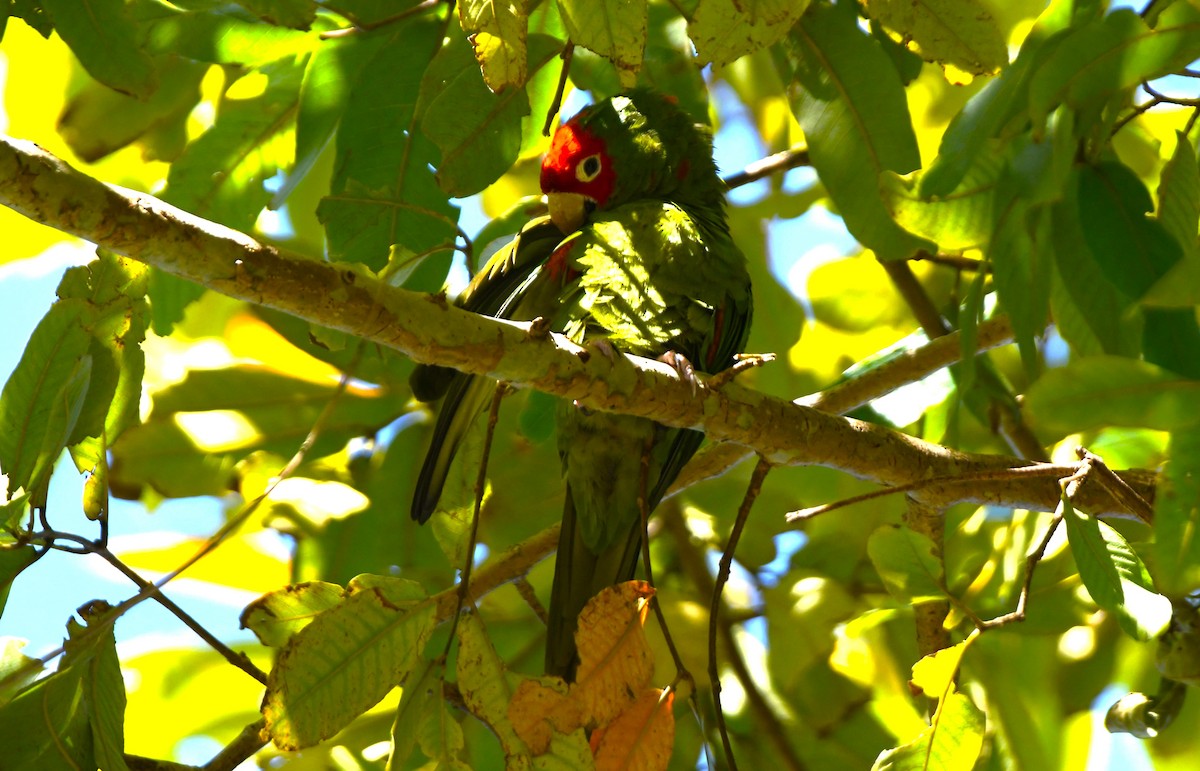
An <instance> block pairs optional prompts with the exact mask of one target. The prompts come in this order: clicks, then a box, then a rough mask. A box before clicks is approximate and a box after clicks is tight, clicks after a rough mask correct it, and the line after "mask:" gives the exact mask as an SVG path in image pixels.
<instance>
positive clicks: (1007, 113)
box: [919, 35, 1043, 198]
mask: <svg viewBox="0 0 1200 771" xmlns="http://www.w3.org/2000/svg"><path fill="white" fill-rule="evenodd" d="M1042 47H1043V41H1042V40H1041V39H1039V38H1037V37H1034V36H1032V35H1031V36H1030V38H1028V39H1027V40H1026V41H1025V44H1024V45H1023V46H1021V52H1020V53H1019V54H1018V55H1017V58H1016V60H1015V61H1014V62H1013V63H1012V64H1011V65H1009V66H1008V67H1006V68H1005V69H1004V71H1003V72H1001V73H1000V76H999V77H997V78H995V79H993V80H992V81H990V82H989V83H988V84H987V85H985V86H984V87H983V88H982V89H980V90H979V92H978V93H977V94H975V95H974V96H973V97H971V99H970V101H969V102H967V104H966V106H965V107H963V109H962V110H961V111H960V112H959V113H958V114H956V115H955V116H954V117H953V118H952V119H951V121H950V125H949V126H947V127H946V132H945V133H944V134H942V142H941V145H940V146H939V147H938V154H937V157H936V158H934V159H933V163H931V164H930V166H929V169H928V170H927V171H926V172H925V173H924V174H922V175H921V186H920V188H919V190H920V195H921V196H922V197H924V198H934V197H938V196H943V195H946V194H948V193H949V192H950V191H952V190H954V189H955V188H956V187H958V186H959V183H961V182H962V179H963V177H964V176H965V175H966V173H967V170H968V169H970V168H971V166H972V165H973V164H974V163H975V162H976V159H978V158H979V157H980V155H982V154H983V152H984V147H985V146H986V144H987V142H988V141H989V140H991V139H993V138H995V137H996V136H997V135H999V134H1000V131H1001V129H1002V128H1003V127H1004V126H1005V125H1006V124H1007V123H1009V121H1011V120H1012V119H1013V116H1015V115H1016V114H1017V113H1019V112H1022V111H1023V110H1024V109H1025V106H1026V104H1027V101H1026V100H1027V99H1028V95H1029V81H1030V79H1031V78H1032V77H1033V73H1034V72H1035V62H1036V59H1037V58H1038V54H1039V52H1040V50H1041V49H1042Z"/></svg>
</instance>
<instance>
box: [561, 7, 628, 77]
mask: <svg viewBox="0 0 1200 771" xmlns="http://www.w3.org/2000/svg"><path fill="white" fill-rule="evenodd" d="M558 7H559V9H560V10H561V12H562V18H563V24H564V25H565V26H566V29H567V34H569V35H570V36H571V40H572V42H574V43H576V44H577V45H581V46H583V47H584V48H586V49H588V50H590V51H594V52H595V53H597V54H599V55H601V56H603V57H604V58H605V59H608V60H609V61H611V62H612V63H613V66H614V67H616V68H617V72H618V73H619V75H620V77H621V84H622V85H623V86H625V87H626V88H629V87H631V86H633V85H634V84H635V83H636V82H637V72H638V70H639V69H640V68H641V66H642V55H643V53H644V52H645V49H646V0H603V2H596V0H559V1H558Z"/></svg>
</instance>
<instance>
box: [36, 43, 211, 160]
mask: <svg viewBox="0 0 1200 771" xmlns="http://www.w3.org/2000/svg"><path fill="white" fill-rule="evenodd" d="M157 64H158V73H159V77H160V78H161V81H162V82H161V85H160V86H159V88H158V90H156V91H155V92H154V94H153V96H151V97H150V98H149V99H147V100H140V99H135V98H134V97H132V96H128V95H126V94H121V93H118V92H116V91H113V90H112V89H111V88H108V87H107V86H104V85H101V84H100V83H97V82H95V81H89V82H87V83H86V84H84V86H83V88H81V89H79V90H78V91H76V92H75V93H74V94H73V95H72V96H71V98H70V99H69V100H68V101H67V104H66V106H65V107H64V108H63V112H62V115H61V116H59V119H58V133H59V134H60V135H61V136H62V138H63V139H64V140H66V142H67V144H68V145H69V146H70V147H71V151H72V152H73V153H75V154H76V155H77V156H79V158H80V159H81V160H84V161H87V162H89V163H94V162H95V161H98V160H100V159H101V158H103V157H105V156H106V155H108V154H109V153H112V152H115V151H117V150H120V149H121V148H122V147H125V146H127V145H129V144H131V143H133V142H137V141H139V140H140V141H143V142H148V141H149V136H152V135H153V133H154V132H158V131H164V130H166V129H167V128H168V127H170V128H176V127H177V128H178V129H179V130H181V131H183V130H185V122H186V121H187V117H188V114H189V113H190V112H191V110H192V108H193V107H195V106H196V103H197V102H198V101H200V80H201V78H203V77H204V73H205V71H206V70H207V69H208V68H207V67H205V66H204V65H203V64H200V63H198V62H193V61H189V60H187V59H183V58H179V57H160V58H159V59H158V61H157ZM179 149H182V147H180V148H179Z"/></svg>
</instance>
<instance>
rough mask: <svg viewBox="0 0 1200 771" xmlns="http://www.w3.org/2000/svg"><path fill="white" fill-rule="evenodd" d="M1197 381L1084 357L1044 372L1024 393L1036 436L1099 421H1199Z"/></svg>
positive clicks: (1169, 426)
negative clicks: (1035, 429)
mask: <svg viewBox="0 0 1200 771" xmlns="http://www.w3.org/2000/svg"><path fill="white" fill-rule="evenodd" d="M1198 398H1200V382H1196V381H1194V380H1187V379H1184V378H1181V377H1179V376H1178V375H1175V374H1173V373H1171V372H1167V371H1166V370H1163V369H1161V368H1159V367H1156V366H1154V365H1153V364H1148V363H1146V362H1141V361H1136V360H1133V359H1127V358H1124V357H1121V356H1089V357H1087V358H1083V359H1079V360H1076V361H1072V362H1071V363H1070V364H1068V365H1066V366H1065V367H1058V368H1055V369H1052V370H1049V371H1047V372H1046V373H1045V374H1044V375H1043V376H1042V377H1041V379H1040V380H1038V381H1037V382H1036V383H1034V384H1033V386H1032V387H1031V388H1030V389H1029V392H1028V393H1027V394H1026V397H1025V407H1026V409H1027V410H1028V414H1029V417H1030V419H1031V421H1032V422H1033V423H1034V424H1035V425H1036V427H1037V430H1038V432H1039V434H1040V435H1043V436H1063V435H1065V434H1069V433H1076V432H1079V431H1091V430H1093V429H1096V428H1101V427H1104V426H1129V427H1134V428H1151V429H1155V430H1158V431H1177V430H1182V429H1189V428H1192V427H1195V426H1198V425H1200V412H1197V411H1196V408H1195V406H1196V400H1197V399H1198Z"/></svg>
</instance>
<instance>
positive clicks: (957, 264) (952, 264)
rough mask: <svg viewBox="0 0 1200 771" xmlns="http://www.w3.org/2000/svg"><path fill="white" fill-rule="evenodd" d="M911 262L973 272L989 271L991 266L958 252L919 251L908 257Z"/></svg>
mask: <svg viewBox="0 0 1200 771" xmlns="http://www.w3.org/2000/svg"><path fill="white" fill-rule="evenodd" d="M909 260H910V261H911V262H932V263H934V264H935V265H945V266H946V267H949V268H954V269H956V270H964V271H973V272H975V273H991V272H992V266H991V264H990V263H988V262H986V261H984V260H973V259H971V258H970V257H963V256H962V255H960V254H934V253H933V252H926V251H919V252H917V253H916V254H914V255H913V256H912V257H911V258H909Z"/></svg>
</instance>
